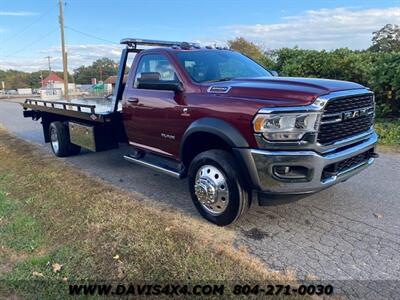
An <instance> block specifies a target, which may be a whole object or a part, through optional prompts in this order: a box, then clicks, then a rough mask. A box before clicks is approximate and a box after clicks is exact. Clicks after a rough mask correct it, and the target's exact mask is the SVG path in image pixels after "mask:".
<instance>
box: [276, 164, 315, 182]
mask: <svg viewBox="0 0 400 300" xmlns="http://www.w3.org/2000/svg"><path fill="white" fill-rule="evenodd" d="M273 173H274V175H275V176H276V177H278V178H280V179H285V180H304V179H308V177H309V173H310V170H309V169H308V168H306V167H302V166H275V167H274V168H273Z"/></svg>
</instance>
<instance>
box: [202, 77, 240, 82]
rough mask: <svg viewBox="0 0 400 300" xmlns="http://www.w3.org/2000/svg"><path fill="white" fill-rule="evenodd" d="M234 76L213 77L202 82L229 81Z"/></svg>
mask: <svg viewBox="0 0 400 300" xmlns="http://www.w3.org/2000/svg"><path fill="white" fill-rule="evenodd" d="M233 78H234V77H224V78H219V79H213V80H207V81H204V82H221V81H229V80H232V79H233Z"/></svg>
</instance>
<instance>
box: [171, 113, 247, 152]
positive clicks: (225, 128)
mask: <svg viewBox="0 0 400 300" xmlns="http://www.w3.org/2000/svg"><path fill="white" fill-rule="evenodd" d="M196 132H206V133H212V134H215V135H216V136H218V137H219V138H221V139H222V140H224V141H225V142H226V143H227V144H228V145H229V146H230V147H232V148H249V144H248V143H247V141H246V140H245V138H244V137H243V136H242V135H241V134H240V132H239V131H238V130H237V129H236V128H234V127H233V126H232V125H230V124H229V123H227V122H225V121H222V120H220V119H216V118H202V119H198V120H196V121H194V122H193V123H192V124H190V126H189V127H188V128H187V129H186V131H185V133H184V134H183V136H182V141H181V145H180V149H179V153H180V157H182V152H183V146H184V145H185V142H186V139H187V138H188V137H189V136H190V135H192V134H193V133H196Z"/></svg>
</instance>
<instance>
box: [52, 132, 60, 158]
mask: <svg viewBox="0 0 400 300" xmlns="http://www.w3.org/2000/svg"><path fill="white" fill-rule="evenodd" d="M50 140H51V147H52V148H53V151H54V153H58V150H59V149H60V145H59V142H58V136H57V130H56V128H54V127H52V128H51V130H50Z"/></svg>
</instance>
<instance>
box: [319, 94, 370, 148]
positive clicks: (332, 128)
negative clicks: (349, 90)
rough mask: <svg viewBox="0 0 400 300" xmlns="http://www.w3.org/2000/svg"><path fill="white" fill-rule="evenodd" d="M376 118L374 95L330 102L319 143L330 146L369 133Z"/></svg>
mask: <svg viewBox="0 0 400 300" xmlns="http://www.w3.org/2000/svg"><path fill="white" fill-rule="evenodd" d="M373 118H374V96H373V95H372V94H364V95H354V96H345V97H341V98H336V99H332V100H329V101H328V103H327V104H326V106H325V108H324V113H323V115H322V117H321V125H320V127H319V132H318V138H317V141H318V142H319V143H320V144H321V145H329V144H332V143H335V142H337V141H340V140H343V139H347V138H349V137H351V136H353V135H358V134H361V133H363V132H365V131H368V130H369V129H370V128H371V126H372V123H373Z"/></svg>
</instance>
